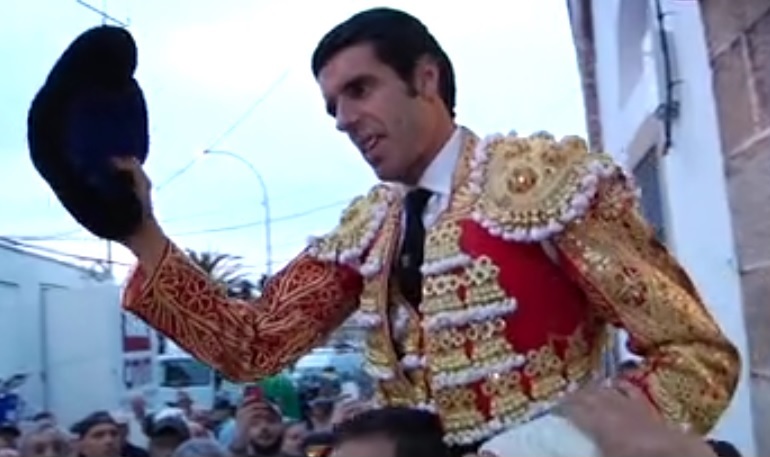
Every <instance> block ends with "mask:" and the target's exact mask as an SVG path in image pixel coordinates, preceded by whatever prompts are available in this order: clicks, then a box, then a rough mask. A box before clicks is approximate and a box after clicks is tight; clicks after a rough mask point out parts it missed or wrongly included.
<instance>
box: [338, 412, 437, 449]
mask: <svg viewBox="0 0 770 457" xmlns="http://www.w3.org/2000/svg"><path fill="white" fill-rule="evenodd" d="M334 435H335V442H334V443H335V446H339V445H340V444H342V443H344V442H345V441H349V440H353V439H360V438H367V437H375V436H380V437H385V438H388V439H390V440H393V441H394V443H395V447H396V454H395V455H396V457H415V456H420V457H448V456H449V448H448V446H447V445H446V444H445V443H444V430H443V427H442V426H441V421H440V419H439V418H438V416H436V415H435V414H433V413H430V412H428V411H423V410H419V409H413V408H401V407H389V408H382V409H373V410H369V411H366V412H363V413H361V414H359V415H357V416H355V417H353V418H352V419H350V420H348V421H346V422H343V423H342V424H340V425H339V426H338V427H337V428H335V430H334Z"/></svg>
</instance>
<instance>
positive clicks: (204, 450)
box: [171, 438, 230, 457]
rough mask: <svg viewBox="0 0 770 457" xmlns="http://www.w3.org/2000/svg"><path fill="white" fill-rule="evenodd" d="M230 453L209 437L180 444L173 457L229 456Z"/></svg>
mask: <svg viewBox="0 0 770 457" xmlns="http://www.w3.org/2000/svg"><path fill="white" fill-rule="evenodd" d="M229 455H230V454H229V453H228V452H227V450H226V449H225V448H224V447H222V445H221V444H219V443H218V442H216V441H214V440H212V439H208V438H193V439H190V440H187V441H185V442H184V443H182V445H180V446H179V447H178V448H176V450H175V451H174V453H173V454H171V457H228V456H229Z"/></svg>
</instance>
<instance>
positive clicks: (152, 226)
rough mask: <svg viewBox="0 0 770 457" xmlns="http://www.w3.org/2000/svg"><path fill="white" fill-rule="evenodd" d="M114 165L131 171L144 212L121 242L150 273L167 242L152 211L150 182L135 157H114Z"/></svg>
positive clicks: (161, 255)
mask: <svg viewBox="0 0 770 457" xmlns="http://www.w3.org/2000/svg"><path fill="white" fill-rule="evenodd" d="M115 167H116V168H118V169H120V170H125V171H128V172H129V173H131V176H132V178H133V181H134V192H135V193H136V196H137V198H139V201H140V202H141V204H142V210H143V211H142V212H143V214H144V216H143V218H142V223H141V225H140V226H139V229H138V230H137V231H136V232H135V233H133V234H132V235H131V236H129V237H128V238H126V239H125V240H123V241H122V242H121V243H122V244H123V245H125V246H126V247H127V248H128V249H130V250H131V252H133V253H134V255H135V256H136V257H137V258H138V259H139V262H140V263H141V264H142V267H143V268H144V270H145V272H146V273H147V274H148V275H151V274H152V271H153V270H154V268H155V267H156V266H157V265H158V263H160V260H161V258H162V257H163V252H164V251H165V249H166V243H167V242H168V240H167V238H166V235H165V234H164V233H163V230H162V229H161V227H160V225H159V224H158V222H157V220H156V219H155V215H154V214H153V211H152V197H151V193H152V183H151V182H150V178H149V177H148V176H147V174H146V173H145V172H144V169H143V168H142V165H141V163H139V161H138V160H136V159H135V158H120V159H115Z"/></svg>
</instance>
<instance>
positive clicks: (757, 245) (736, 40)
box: [700, 0, 770, 455]
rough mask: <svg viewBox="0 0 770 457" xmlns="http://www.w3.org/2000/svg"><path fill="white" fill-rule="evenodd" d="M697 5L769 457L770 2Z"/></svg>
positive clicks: (755, 398) (761, 446) (761, 432)
mask: <svg viewBox="0 0 770 457" xmlns="http://www.w3.org/2000/svg"><path fill="white" fill-rule="evenodd" d="M700 3H701V8H702V12H703V17H704V22H705V27H706V39H707V42H708V46H709V55H710V58H711V65H712V68H713V84H714V95H715V97H716V102H717V111H718V117H719V123H720V133H721V138H722V152H723V154H724V155H725V164H726V165H725V168H726V169H725V173H726V175H727V182H728V188H729V194H730V207H731V211H732V215H733V228H734V233H735V239H736V241H735V243H736V248H737V254H738V259H739V262H740V271H741V282H742V288H743V295H744V300H743V311H744V313H745V318H746V322H747V333H748V338H749V353H750V357H749V360H747V361H746V362H748V363H749V364H750V365H749V368H750V373H751V386H752V389H751V391H752V410H753V415H754V423H755V437H756V442H757V443H756V444H757V455H770V433H768V424H770V1H768V0H701V2H700Z"/></svg>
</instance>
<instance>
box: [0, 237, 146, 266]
mask: <svg viewBox="0 0 770 457" xmlns="http://www.w3.org/2000/svg"><path fill="white" fill-rule="evenodd" d="M0 242H5V243H7V244H9V245H11V246H14V247H19V248H24V249H29V250H33V251H39V252H42V253H46V254H50V255H55V256H60V257H65V258H69V259H74V260H80V261H84V262H96V263H99V264H112V265H121V266H125V267H130V266H131V264H130V263H126V262H119V261H117V260H109V259H102V258H99V257H90V256H85V255H80V254H73V253H71V252H64V251H60V250H58V249H51V248H47V247H45V246H40V245H36V244H29V243H24V242H21V241H18V240H16V239H13V238H9V237H5V236H0Z"/></svg>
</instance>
